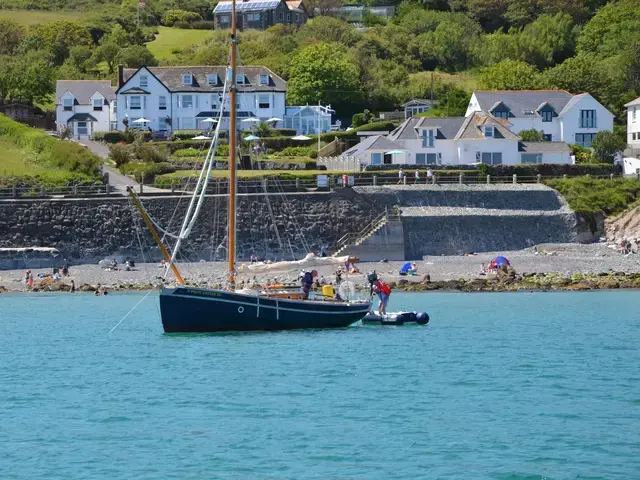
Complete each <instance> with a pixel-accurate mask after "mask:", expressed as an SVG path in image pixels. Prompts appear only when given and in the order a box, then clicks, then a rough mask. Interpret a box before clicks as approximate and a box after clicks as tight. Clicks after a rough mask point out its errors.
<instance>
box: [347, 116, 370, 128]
mask: <svg viewBox="0 0 640 480" xmlns="http://www.w3.org/2000/svg"><path fill="white" fill-rule="evenodd" d="M365 123H367V122H365V121H364V113H354V114H353V117H351V125H353V126H354V128H355V127H359V126H361V125H364V124H365Z"/></svg>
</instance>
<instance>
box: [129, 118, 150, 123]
mask: <svg viewBox="0 0 640 480" xmlns="http://www.w3.org/2000/svg"><path fill="white" fill-rule="evenodd" d="M150 121H151V120H147V119H146V118H138V119H136V120H134V121H133V122H131V123H149V122H150Z"/></svg>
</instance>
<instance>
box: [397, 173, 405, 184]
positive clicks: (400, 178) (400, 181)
mask: <svg viewBox="0 0 640 480" xmlns="http://www.w3.org/2000/svg"><path fill="white" fill-rule="evenodd" d="M403 178H404V172H403V171H402V169H400V170H398V185H400V184H401V183H402V179H403Z"/></svg>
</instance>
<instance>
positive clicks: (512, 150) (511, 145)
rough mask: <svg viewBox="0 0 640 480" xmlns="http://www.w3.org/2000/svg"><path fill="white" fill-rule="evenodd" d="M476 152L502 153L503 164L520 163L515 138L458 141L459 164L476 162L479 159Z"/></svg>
mask: <svg viewBox="0 0 640 480" xmlns="http://www.w3.org/2000/svg"><path fill="white" fill-rule="evenodd" d="M476 152H480V153H483V152H487V153H494V152H495V153H498V152H499V153H502V163H503V164H517V163H520V155H519V152H518V141H517V140H515V139H511V140H508V139H480V138H479V139H472V140H471V139H470V140H459V141H458V156H459V158H460V164H469V163H476V162H478V161H480V160H478V159H477V157H476Z"/></svg>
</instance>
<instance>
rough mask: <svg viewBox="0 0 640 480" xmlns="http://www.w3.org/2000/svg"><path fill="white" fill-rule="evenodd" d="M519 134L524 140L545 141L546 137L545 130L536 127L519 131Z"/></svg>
mask: <svg viewBox="0 0 640 480" xmlns="http://www.w3.org/2000/svg"><path fill="white" fill-rule="evenodd" d="M518 136H519V137H520V138H521V139H522V140H523V141H524V142H544V141H546V139H545V138H544V131H543V130H536V129H535V128H531V129H529V130H521V131H520V133H518Z"/></svg>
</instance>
